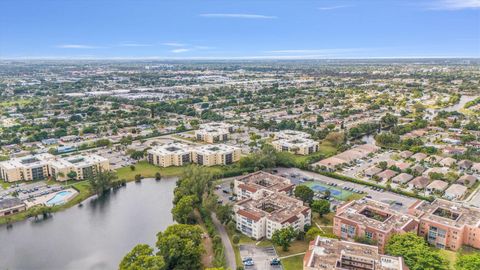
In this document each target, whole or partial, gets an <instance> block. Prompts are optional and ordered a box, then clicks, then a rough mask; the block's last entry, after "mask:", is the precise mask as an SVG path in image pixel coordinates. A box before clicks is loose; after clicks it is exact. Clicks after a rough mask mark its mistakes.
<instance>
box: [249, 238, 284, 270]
mask: <svg viewBox="0 0 480 270" xmlns="http://www.w3.org/2000/svg"><path fill="white" fill-rule="evenodd" d="M240 257H241V258H242V260H243V259H244V258H252V259H253V262H254V265H253V266H245V270H282V269H283V267H282V266H281V265H270V262H271V261H272V259H274V258H278V257H277V252H276V251H275V248H273V246H271V247H258V246H256V245H254V244H251V245H240Z"/></svg>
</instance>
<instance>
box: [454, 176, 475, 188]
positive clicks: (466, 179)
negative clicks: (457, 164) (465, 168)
mask: <svg viewBox="0 0 480 270" xmlns="http://www.w3.org/2000/svg"><path fill="white" fill-rule="evenodd" d="M477 181H478V179H477V177H476V176H474V175H469V174H465V175H462V176H460V178H458V180H457V183H458V184H461V185H464V186H466V187H472V186H473V185H475V184H476V183H477Z"/></svg>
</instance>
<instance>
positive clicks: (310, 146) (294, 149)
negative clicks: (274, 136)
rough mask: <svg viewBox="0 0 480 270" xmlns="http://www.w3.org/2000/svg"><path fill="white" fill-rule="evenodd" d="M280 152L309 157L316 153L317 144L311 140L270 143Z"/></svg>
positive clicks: (282, 140) (284, 140)
mask: <svg viewBox="0 0 480 270" xmlns="http://www.w3.org/2000/svg"><path fill="white" fill-rule="evenodd" d="M272 145H273V147H275V149H276V150H277V151H280V152H291V153H294V154H298V155H310V154H313V153H315V152H317V151H318V142H317V141H314V140H311V139H299V138H296V139H279V140H276V141H273V142H272Z"/></svg>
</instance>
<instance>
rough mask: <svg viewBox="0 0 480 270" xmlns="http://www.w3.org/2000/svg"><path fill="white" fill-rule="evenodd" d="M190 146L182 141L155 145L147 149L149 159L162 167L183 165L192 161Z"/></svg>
mask: <svg viewBox="0 0 480 270" xmlns="http://www.w3.org/2000/svg"><path fill="white" fill-rule="evenodd" d="M190 148H191V147H189V146H188V145H186V144H182V143H168V144H164V145H159V146H155V147H153V148H152V149H149V150H148V151H147V160H148V162H149V163H150V164H153V165H157V166H160V167H170V166H183V165H186V164H188V163H190V162H191V155H192V154H191V149H190Z"/></svg>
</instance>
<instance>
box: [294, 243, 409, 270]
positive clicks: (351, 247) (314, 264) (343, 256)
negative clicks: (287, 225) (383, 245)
mask: <svg viewBox="0 0 480 270" xmlns="http://www.w3.org/2000/svg"><path fill="white" fill-rule="evenodd" d="M346 269H349V270H408V267H407V266H406V265H405V262H404V261H403V258H402V257H393V256H388V255H382V254H380V252H379V250H378V247H377V246H371V245H365V244H360V243H355V242H348V241H343V240H337V239H330V238H324V237H321V236H317V237H316V238H315V240H313V241H311V242H310V245H309V247H308V250H307V252H306V253H305V257H304V259H303V270H346Z"/></svg>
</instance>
